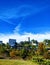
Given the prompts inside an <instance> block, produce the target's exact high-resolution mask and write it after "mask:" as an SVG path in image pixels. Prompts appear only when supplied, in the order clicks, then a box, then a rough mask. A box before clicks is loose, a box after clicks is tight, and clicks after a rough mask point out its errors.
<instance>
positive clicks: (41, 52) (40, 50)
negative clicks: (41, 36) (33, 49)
mask: <svg viewBox="0 0 50 65" xmlns="http://www.w3.org/2000/svg"><path fill="white" fill-rule="evenodd" d="M44 52H45V45H44V43H43V42H40V43H39V45H38V53H39V54H40V55H43V54H44Z"/></svg>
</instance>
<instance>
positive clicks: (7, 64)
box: [0, 59, 38, 65]
mask: <svg viewBox="0 0 50 65" xmlns="http://www.w3.org/2000/svg"><path fill="white" fill-rule="evenodd" d="M0 65H38V64H37V63H35V62H32V61H29V60H27V61H24V60H1V59H0Z"/></svg>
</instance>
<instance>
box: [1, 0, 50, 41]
mask: <svg viewBox="0 0 50 65" xmlns="http://www.w3.org/2000/svg"><path fill="white" fill-rule="evenodd" d="M48 32H50V0H0V34H1V36H0V37H2V36H3V35H4V36H5V35H13V34H18V35H24V34H25V33H31V34H34V35H37V34H45V33H48ZM10 38H11V37H10ZM1 40H2V39H1Z"/></svg>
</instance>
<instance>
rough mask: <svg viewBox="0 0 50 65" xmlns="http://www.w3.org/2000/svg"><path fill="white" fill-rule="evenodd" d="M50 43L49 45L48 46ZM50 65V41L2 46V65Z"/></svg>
mask: <svg viewBox="0 0 50 65" xmlns="http://www.w3.org/2000/svg"><path fill="white" fill-rule="evenodd" d="M31 42H33V44H36V45H32V43H31ZM46 43H48V44H46ZM3 64H5V65H50V40H48V39H45V40H44V41H43V42H38V41H37V40H34V39H33V40H31V41H21V42H20V43H17V42H16V43H15V44H14V46H11V45H9V43H6V44H4V43H2V44H0V65H3Z"/></svg>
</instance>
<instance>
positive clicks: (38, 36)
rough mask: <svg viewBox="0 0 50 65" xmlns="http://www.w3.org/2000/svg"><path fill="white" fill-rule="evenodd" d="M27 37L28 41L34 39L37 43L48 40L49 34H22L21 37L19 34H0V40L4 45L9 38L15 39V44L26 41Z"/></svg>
mask: <svg viewBox="0 0 50 65" xmlns="http://www.w3.org/2000/svg"><path fill="white" fill-rule="evenodd" d="M28 37H30V39H31V40H32V39H35V40H38V41H43V40H44V39H50V33H44V34H32V33H24V34H23V35H20V34H19V33H13V34H1V33H0V40H2V41H3V42H4V43H6V42H8V40H9V38H12V39H16V41H17V42H20V41H25V40H28Z"/></svg>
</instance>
